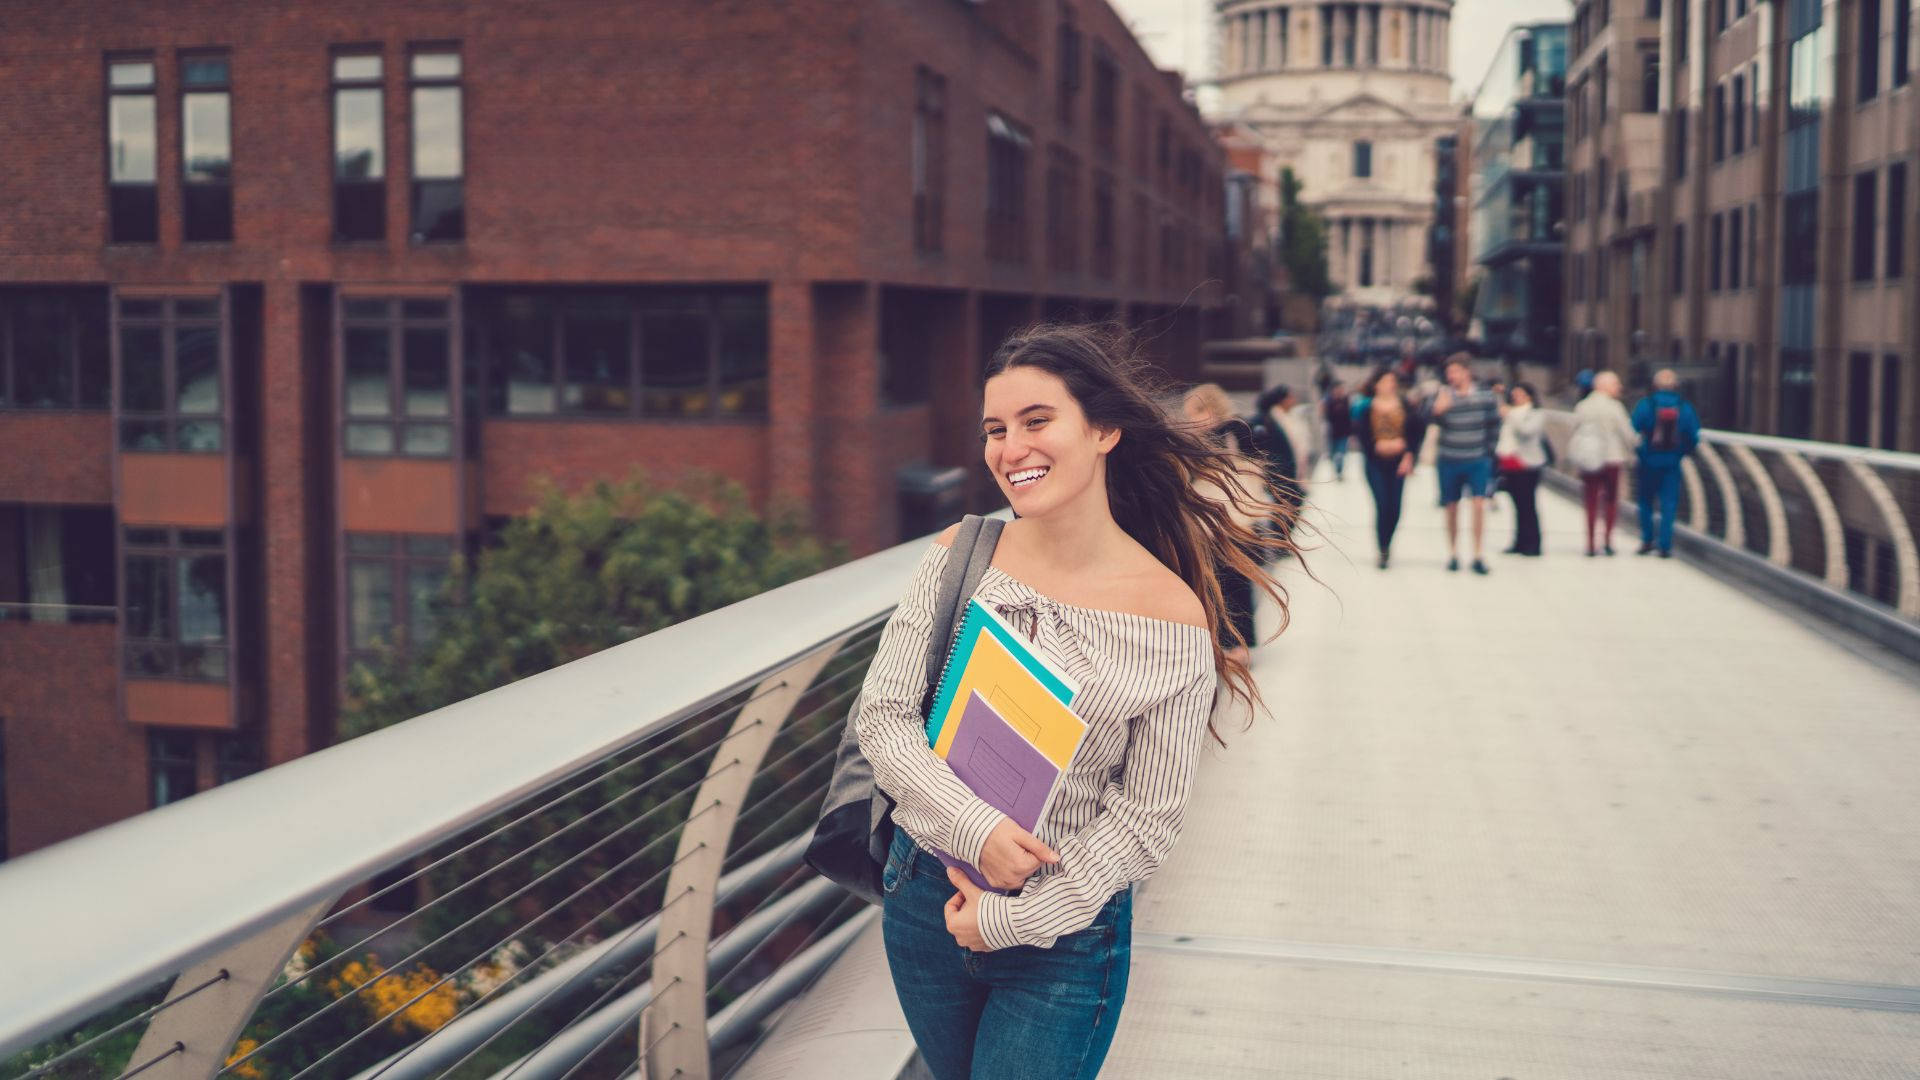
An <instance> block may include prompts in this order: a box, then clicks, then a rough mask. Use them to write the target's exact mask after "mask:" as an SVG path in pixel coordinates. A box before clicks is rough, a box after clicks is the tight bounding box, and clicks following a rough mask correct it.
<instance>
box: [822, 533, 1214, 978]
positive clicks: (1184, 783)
mask: <svg viewBox="0 0 1920 1080" xmlns="http://www.w3.org/2000/svg"><path fill="white" fill-rule="evenodd" d="M947 555H948V549H947V548H945V547H942V546H940V545H939V544H937V543H936V544H934V545H932V547H931V549H930V550H928V552H927V554H926V556H925V557H924V558H923V559H921V561H920V568H919V570H918V571H917V572H916V573H915V575H914V578H913V584H912V585H911V586H910V587H909V588H908V590H907V594H906V596H905V597H904V598H902V600H901V602H900V606H899V607H898V608H897V609H895V611H894V613H893V616H892V617H891V618H890V619H889V620H888V621H887V626H886V629H885V630H884V631H883V632H882V634H881V637H880V646H879V651H878V652H877V653H876V654H875V656H874V658H873V665H872V667H871V668H869V669H868V671H867V678H866V683H865V687H864V689H863V692H862V700H861V707H860V712H859V715H858V716H857V717H856V718H855V731H856V732H857V734H858V736H859V739H860V749H861V751H862V752H863V753H865V754H866V756H867V760H868V761H870V762H872V764H873V773H874V779H875V780H876V782H878V784H879V785H880V788H881V790H883V791H885V792H886V793H887V794H888V795H890V796H892V797H893V799H894V802H895V804H896V805H895V807H894V811H893V820H894V823H895V824H896V825H897V826H898V827H900V828H903V829H905V830H906V831H907V835H908V836H910V837H912V838H913V839H914V841H915V842H916V843H918V844H919V845H920V846H921V847H923V848H928V849H939V850H942V851H946V852H948V853H950V854H955V855H958V856H959V857H961V858H964V859H966V860H967V861H969V862H972V863H974V864H975V865H978V864H979V861H980V850H981V848H982V847H983V846H984V845H985V844H986V840H987V836H988V834H990V833H992V832H993V829H994V826H996V825H998V824H999V823H1000V819H1001V818H1002V817H1003V816H1004V815H1003V814H1001V813H1000V811H998V810H996V809H994V808H993V807H992V806H990V805H988V804H987V803H986V802H985V801H983V800H981V799H980V798H979V797H978V796H976V795H975V794H974V793H973V790H972V789H971V788H969V787H968V786H967V785H966V783H965V782H964V781H962V780H961V779H960V778H959V777H957V776H955V775H954V774H953V770H952V769H951V768H949V767H948V765H947V763H946V762H945V761H943V760H942V759H941V758H940V757H939V756H938V755H936V754H934V752H933V750H932V748H931V747H929V746H928V745H927V731H926V720H925V718H924V717H923V716H922V714H921V712H920V706H921V698H922V693H923V691H924V689H925V687H924V685H923V682H922V680H923V679H924V677H925V675H926V668H925V664H926V648H927V635H928V634H930V633H931V632H932V625H933V605H934V601H935V598H936V597H937V596H938V593H939V587H940V571H941V568H942V567H944V566H945V565H946V561H947ZM974 596H976V597H978V598H979V600H980V602H981V603H983V604H987V605H990V606H991V607H992V608H993V609H994V610H996V611H997V612H999V613H1000V614H1001V615H1002V616H1004V617H1005V618H1006V619H1007V620H1008V622H1010V623H1012V625H1013V626H1014V627H1015V628H1016V629H1017V630H1019V631H1020V632H1021V633H1023V634H1025V635H1026V636H1027V638H1028V639H1030V640H1031V641H1032V642H1033V643H1034V646H1035V648H1036V649H1038V650H1039V651H1041V652H1042V653H1044V654H1046V655H1047V656H1048V657H1049V658H1050V659H1052V660H1053V661H1054V662H1055V663H1057V664H1059V665H1060V666H1061V668H1062V669H1063V670H1065V671H1066V672H1067V673H1068V674H1070V675H1071V676H1072V677H1073V678H1074V679H1075V680H1076V681H1077V682H1078V683H1079V684H1080V693H1079V695H1078V696H1077V697H1075V698H1074V701H1073V710H1074V712H1075V713H1077V714H1078V715H1079V716H1080V718H1081V719H1083V720H1085V721H1086V722H1087V729H1088V730H1087V737H1086V741H1085V743H1083V744H1082V746H1081V748H1080V751H1079V753H1078V754H1077V755H1076V756H1075V757H1074V761H1073V765H1072V767H1071V768H1070V769H1069V770H1068V773H1067V775H1066V777H1065V779H1064V780H1063V781H1062V787H1061V789H1060V791H1059V792H1058V794H1056V795H1055V797H1054V801H1053V805H1052V806H1051V807H1049V808H1048V810H1047V817H1046V820H1044V821H1042V822H1041V823H1040V827H1039V828H1038V829H1036V830H1035V835H1036V836H1038V837H1039V838H1040V840H1041V842H1043V843H1045V844H1047V845H1048V846H1049V847H1051V848H1053V850H1054V851H1056V852H1058V853H1059V855H1060V861H1059V863H1057V864H1055V865H1052V866H1048V865H1045V864H1043V865H1042V866H1041V867H1040V869H1039V870H1038V871H1037V872H1036V873H1035V874H1034V875H1033V876H1032V877H1030V878H1028V879H1027V882H1026V885H1025V886H1024V887H1023V888H1022V889H1021V890H1020V892H1019V893H1017V894H1015V895H1013V896H1000V895H997V894H994V893H983V894H982V896H981V900H980V934H981V937H983V938H984V939H985V940H986V943H987V947H988V948H990V949H1003V948H1007V947H1009V946H1013V945H1035V946H1038V947H1040V948H1051V947H1052V946H1053V942H1054V939H1055V938H1057V937H1059V936H1060V935H1062V934H1070V933H1073V932H1075V931H1077V930H1083V929H1085V928H1086V927H1087V926H1089V925H1090V924H1091V923H1092V922H1093V917H1094V915H1096V914H1097V913H1098V912H1099V910H1100V908H1101V906H1102V905H1103V904H1105V903H1106V902H1107V900H1108V899H1109V898H1111V897H1112V896H1113V895H1114V894H1115V893H1117V892H1119V891H1120V890H1121V889H1124V888H1127V887H1129V886H1130V885H1132V883H1134V882H1136V881H1144V880H1146V879H1147V878H1149V877H1151V876H1152V875H1153V872H1154V870H1155V869H1157V868H1158V867H1159V865H1160V863H1161V861H1162V860H1164V859H1165V858H1166V857H1167V855H1168V853H1170V852H1171V851H1172V850H1173V844H1174V841H1175V840H1177V839H1178V838H1179V836H1180V821H1181V818H1182V816H1183V815H1184V814H1185V811H1186V805H1187V794H1188V792H1189V791H1190V790H1191V788H1192V785H1193V773H1194V766H1195V764H1196V763H1197V761H1198V757H1199V752H1200V742H1201V739H1202V738H1203V737H1204V735H1205V733H1206V729H1207V717H1208V715H1209V714H1210V713H1211V711H1212V709H1213V701H1214V690H1215V686H1216V682H1217V677H1216V675H1215V673H1214V668H1213V643H1212V638H1211V636H1210V635H1209V634H1208V632H1207V630H1206V629H1205V628H1203V627H1199V626H1190V625H1187V624H1185V623H1178V622H1173V621H1171V620H1167V619H1155V618H1149V617H1148V616H1145V615H1133V614H1128V613H1126V612H1118V611H1101V610H1098V609H1094V608H1085V607H1077V606H1075V605H1072V604H1064V603H1061V602H1059V601H1057V600H1053V599H1051V598H1049V597H1047V596H1043V595H1042V594H1040V593H1038V592H1035V591H1034V590H1033V589H1032V588H1030V587H1028V586H1027V585H1025V584H1023V583H1022V582H1020V581H1019V580H1017V579H1015V578H1013V577H1012V576H1010V575H1008V574H1007V573H1006V572H1005V571H1003V570H1001V569H1000V568H999V567H989V568H988V569H987V571H986V573H985V575H984V576H983V577H982V578H981V579H980V586H979V588H978V589H977V590H976V591H975V592H974Z"/></svg>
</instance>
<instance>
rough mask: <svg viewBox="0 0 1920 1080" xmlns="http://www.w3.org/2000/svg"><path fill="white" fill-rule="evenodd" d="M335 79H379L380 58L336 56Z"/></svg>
mask: <svg viewBox="0 0 1920 1080" xmlns="http://www.w3.org/2000/svg"><path fill="white" fill-rule="evenodd" d="M333 77H334V78H336V79H341V80H347V79H377V78H379V77H380V58H379V57H378V56H336V57H334V58H333Z"/></svg>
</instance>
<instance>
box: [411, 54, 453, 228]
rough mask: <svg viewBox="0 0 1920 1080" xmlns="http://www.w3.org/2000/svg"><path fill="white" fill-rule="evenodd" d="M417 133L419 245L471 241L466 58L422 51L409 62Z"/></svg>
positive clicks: (414, 167)
mask: <svg viewBox="0 0 1920 1080" xmlns="http://www.w3.org/2000/svg"><path fill="white" fill-rule="evenodd" d="M407 62H408V68H407V74H408V77H409V79H410V80H411V86H410V88H409V90H410V93H411V94H412V106H413V110H412V125H411V130H412V132H413V161H412V163H411V165H412V179H413V193H412V194H413V202H412V204H413V240H414V243H417V244H418V243H433V242H436V241H449V240H464V239H466V235H467V215H466V193H465V188H466V183H465V181H464V180H463V179H462V178H463V177H464V176H465V175H466V161H465V142H464V139H463V137H462V132H461V106H460V54H459V53H457V52H453V51H450V50H446V49H422V50H419V51H416V52H415V53H413V55H411V56H409V57H408V58H407Z"/></svg>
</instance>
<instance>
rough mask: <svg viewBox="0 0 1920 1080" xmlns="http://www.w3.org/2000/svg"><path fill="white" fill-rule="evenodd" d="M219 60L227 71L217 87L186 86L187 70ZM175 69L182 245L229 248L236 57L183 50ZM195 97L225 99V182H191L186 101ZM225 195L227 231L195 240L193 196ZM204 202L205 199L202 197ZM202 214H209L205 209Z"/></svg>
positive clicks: (211, 51) (218, 51)
mask: <svg viewBox="0 0 1920 1080" xmlns="http://www.w3.org/2000/svg"><path fill="white" fill-rule="evenodd" d="M212 59H218V60H219V61H220V62H221V65H222V67H223V68H224V70H225V74H224V75H223V76H222V78H221V79H220V82H219V84H218V85H212V84H207V85H201V84H195V85H191V86H189V85H188V84H187V75H186V72H187V66H188V65H189V64H190V63H192V62H193V61H196V60H212ZM174 66H175V69H176V70H177V71H178V72H179V78H178V79H177V81H176V85H175V87H174V97H175V99H176V100H177V101H178V103H179V106H180V111H179V117H180V130H179V133H178V134H179V136H180V163H179V164H180V242H181V243H183V244H196V245H198V244H230V243H232V242H233V240H234V227H233V184H234V176H233V54H232V51H231V50H229V49H225V48H192V49H181V50H179V51H178V52H176V53H175V54H174ZM195 94H220V95H222V96H223V97H225V98H226V119H227V140H226V141H227V160H226V169H227V175H226V179H224V180H211V181H208V180H198V181H196V180H191V179H189V166H188V163H187V98H188V97H190V96H192V95H195ZM196 189H198V190H199V191H201V192H203V193H206V192H215V191H219V192H223V193H224V199H223V204H224V205H223V207H222V212H223V214H224V217H225V221H224V223H223V224H224V228H219V229H215V230H213V231H214V232H216V233H221V234H223V235H206V236H197V237H196V236H195V235H193V234H194V229H193V222H194V217H195V213H196V212H195V210H194V198H195V196H194V192H195V190H196ZM201 198H203V199H204V198H206V196H205V195H204V194H203V195H202V196H201ZM199 212H200V213H209V212H210V210H209V209H208V208H207V207H202V208H201V209H200V211H199Z"/></svg>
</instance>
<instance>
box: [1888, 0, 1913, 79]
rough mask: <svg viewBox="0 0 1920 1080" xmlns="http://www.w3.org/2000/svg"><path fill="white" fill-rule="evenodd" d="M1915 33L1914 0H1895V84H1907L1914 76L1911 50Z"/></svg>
mask: <svg viewBox="0 0 1920 1080" xmlns="http://www.w3.org/2000/svg"><path fill="white" fill-rule="evenodd" d="M1912 33H1913V0H1893V73H1892V75H1893V85H1895V86H1905V85H1907V80H1908V79H1909V78H1911V77H1912V74H1913V73H1912V64H1911V61H1910V60H1909V50H1910V49H1912V47H1913V46H1912V42H1911V40H1910V36H1911V35H1912Z"/></svg>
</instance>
